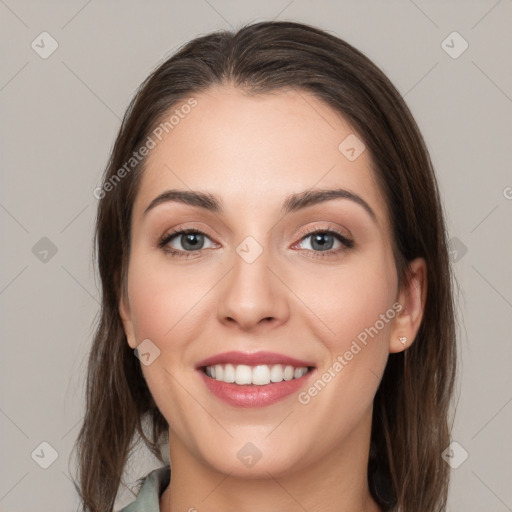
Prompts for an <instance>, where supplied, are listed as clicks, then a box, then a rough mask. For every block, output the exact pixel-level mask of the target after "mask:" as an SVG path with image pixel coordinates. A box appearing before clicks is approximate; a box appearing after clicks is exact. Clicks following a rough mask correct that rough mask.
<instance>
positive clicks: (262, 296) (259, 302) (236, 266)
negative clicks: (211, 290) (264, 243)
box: [218, 250, 289, 331]
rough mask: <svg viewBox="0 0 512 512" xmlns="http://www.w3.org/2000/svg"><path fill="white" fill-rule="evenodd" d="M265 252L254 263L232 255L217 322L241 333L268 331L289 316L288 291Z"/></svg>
mask: <svg viewBox="0 0 512 512" xmlns="http://www.w3.org/2000/svg"><path fill="white" fill-rule="evenodd" d="M267 252H268V251H267V250H264V251H263V253H262V254H261V255H260V256H259V257H258V258H257V259H256V260H255V261H253V262H248V261H246V260H244V259H243V258H242V257H241V256H240V255H239V254H238V253H235V255H234V260H233V268H232V269H231V271H230V272H228V274H227V276H226V277H225V279H223V280H222V281H223V282H222V284H221V287H220V296H219V300H218V318H219V321H220V322H221V323H223V324H225V325H226V326H227V327H230V328H233V327H235V326H236V327H237V328H238V329H241V330H243V331H251V330H254V329H259V330H261V329H263V330H271V329H274V328H276V327H277V326H279V325H282V324H283V323H285V322H286V321H287V319H288V315H289V304H288V301H287V294H286V292H287V290H288V288H287V287H286V286H285V284H283V279H282V277H281V278H280V277H279V272H278V271H276V269H275V268H271V267H272V265H271V264H270V263H271V262H270V261H269V258H268V257H267V256H268V255H267Z"/></svg>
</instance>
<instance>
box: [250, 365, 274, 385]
mask: <svg viewBox="0 0 512 512" xmlns="http://www.w3.org/2000/svg"><path fill="white" fill-rule="evenodd" d="M252 383H253V384H256V385H257V386H263V385H265V384H269V383H270V368H269V367H268V366H267V365H261V366H256V367H254V368H253V369H252Z"/></svg>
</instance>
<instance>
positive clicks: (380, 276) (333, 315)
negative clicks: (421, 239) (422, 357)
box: [293, 250, 396, 356]
mask: <svg viewBox="0 0 512 512" xmlns="http://www.w3.org/2000/svg"><path fill="white" fill-rule="evenodd" d="M301 275H302V277H301V278H300V279H297V281H296V283H295V285H294V286H293V289H294V291H296V292H297V296H299V297H300V298H301V300H302V301H303V303H304V304H305V306H306V307H305V313H307V315H306V316H307V318H310V319H311V322H313V323H314V324H315V325H316V329H315V330H316V332H317V333H318V335H319V337H320V338H321V339H322V342H323V343H324V345H326V346H327V347H328V348H329V351H330V352H331V356H332V355H333V353H334V352H336V354H338V353H340V352H341V353H342V352H344V351H345V350H348V348H349V346H350V343H351V341H352V340H354V339H357V338H358V336H359V337H360V339H364V337H365V333H366V334H367V335H368V330H369V329H371V328H372V327H375V325H376V328H377V330H378V331H379V332H378V335H375V331H374V330H373V329H371V332H372V333H373V335H374V336H373V337H371V338H370V337H369V336H368V338H369V339H374V338H375V339H376V338H377V337H380V338H381V339H382V338H384V337H385V336H387V333H388V331H389V329H390V327H391V320H392V319H393V318H394V310H393V309H392V305H393V302H394V299H395V295H396V293H395V292H396V290H395V288H396V272H395V268H394V265H393V263H392V260H390V258H389V257H388V256H387V255H386V254H384V252H383V251H378V250H377V251H375V252H373V253H372V252H369V251H367V252H365V254H364V255H354V256H353V257H351V258H350V260H349V259H347V261H346V264H342V265H340V266H339V267H336V266H331V267H329V268H328V267H324V268H319V269H317V270H316V271H315V272H314V273H313V272H304V273H302V274H301ZM381 315H384V318H383V317H382V316H381ZM382 318H383V319H382Z"/></svg>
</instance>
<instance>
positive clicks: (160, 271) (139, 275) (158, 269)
mask: <svg viewBox="0 0 512 512" xmlns="http://www.w3.org/2000/svg"><path fill="white" fill-rule="evenodd" d="M145 261H147V264H145ZM165 263H166V262H165V261H164V262H160V261H155V260H154V259H153V260H152V261H149V260H146V259H145V258H143V257H138V256H137V254H135V255H134V257H133V259H132V261H131V262H130V270H129V276H128V294H129V297H130V308H131V313H132V319H133V320H134V325H135V330H136V334H137V338H138V339H139V340H141V339H144V338H149V339H151V340H152V341H153V342H154V343H156V344H157V345H159V344H163V343H165V342H166V341H165V340H169V339H170V338H172V337H173V333H175V332H178V331H179V330H180V329H181V328H182V326H183V325H185V324H188V323H190V322H191V321H192V322H193V321H194V314H195V310H196V309H197V307H195V306H197V304H198V303H199V301H200V299H201V297H202V296H203V295H204V293H205V289H208V283H207V282H205V279H204V278H203V279H197V278H196V279H194V278H191V276H190V273H188V272H187V271H184V270H183V269H180V268H174V269H173V268H172V267H171V266H170V265H166V264H165ZM194 275H195V276H197V272H196V273H194Z"/></svg>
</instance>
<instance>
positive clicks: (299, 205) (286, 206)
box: [144, 188, 377, 222]
mask: <svg viewBox="0 0 512 512" xmlns="http://www.w3.org/2000/svg"><path fill="white" fill-rule="evenodd" d="M333 199H348V200H350V201H353V202H354V203H356V204H358V205H359V206H362V207H363V208H364V209H365V210H366V212H367V213H368V214H369V215H370V217H371V218H372V219H373V220H374V221H375V222H377V216H376V214H375V212H374V211H373V210H372V208H371V207H370V205H369V204H368V203H367V202H366V201H365V200H364V199H363V198H362V197H360V196H358V195H357V194H354V193H353V192H349V191H348V190H344V189H342V188H336V189H320V190H319V189H316V190H305V191H304V192H299V193H296V194H292V195H290V196H288V197H287V198H286V200H285V201H284V203H283V206H282V208H281V213H282V214H283V215H286V214H288V213H291V212H296V211H298V210H301V209H303V208H307V207H309V206H314V205H316V204H320V203H324V202H326V201H331V200H333ZM167 202H177V203H183V204H187V205H190V206H196V207H198V208H203V209H205V210H208V211H211V212H214V213H222V212H223V207H222V200H221V199H220V198H219V197H217V196H214V195H212V194H210V193H205V192H198V191H192V190H166V191H165V192H162V193H161V194H160V195H158V196H157V197H155V198H154V199H153V200H152V201H151V203H149V205H148V207H147V208H146V209H145V210H144V215H146V214H147V213H148V212H149V211H150V210H152V209H153V208H155V207H156V206H158V205H160V204H162V203H167Z"/></svg>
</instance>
